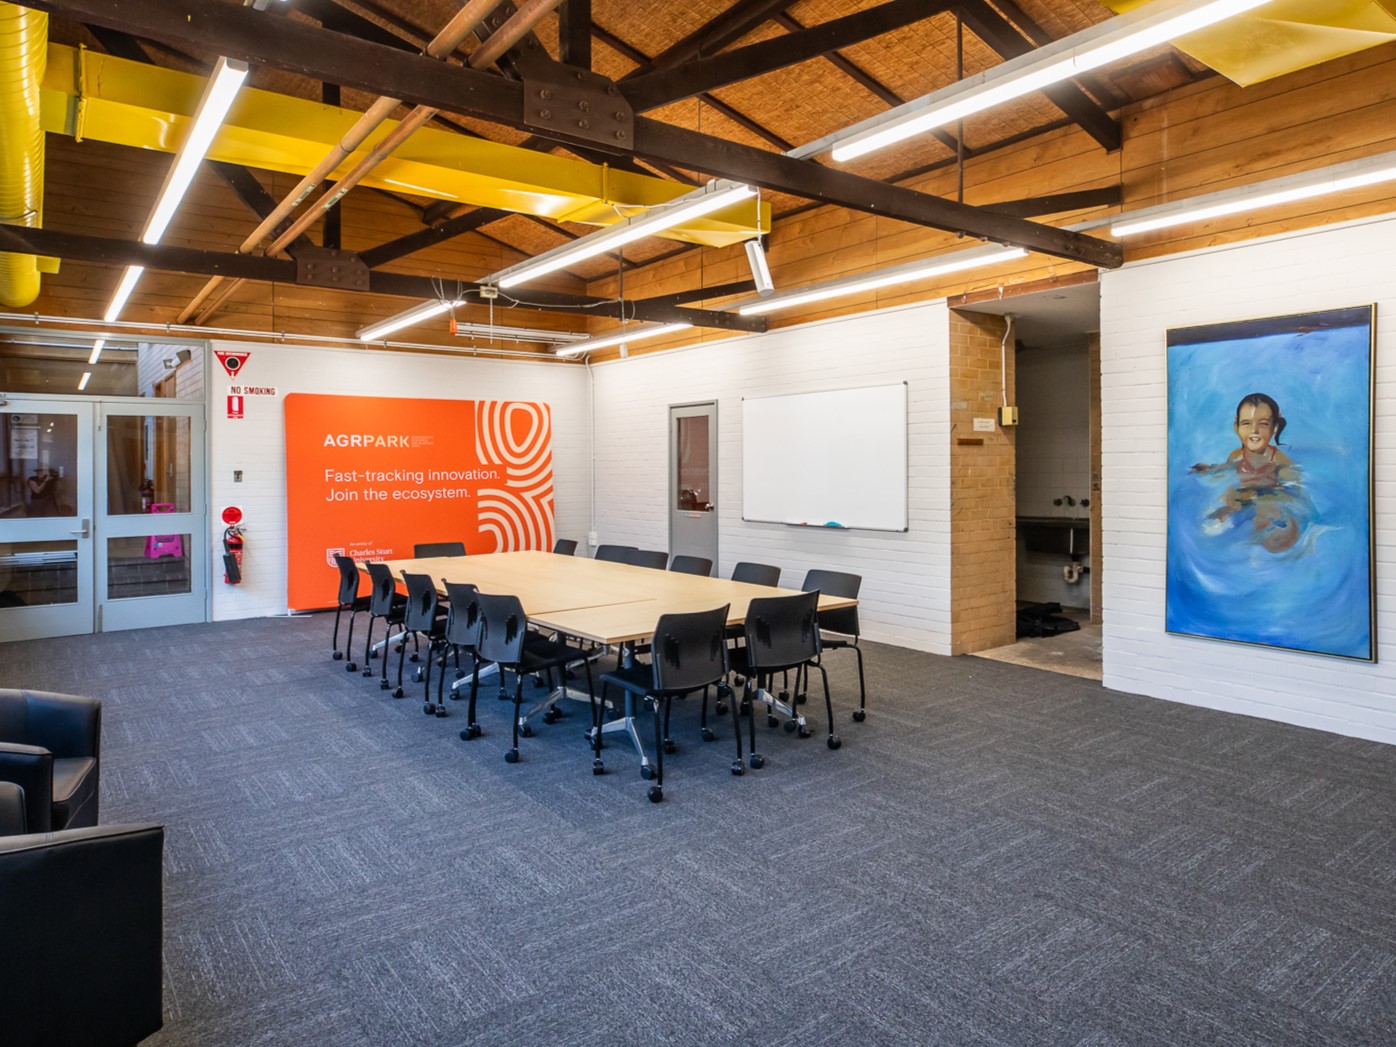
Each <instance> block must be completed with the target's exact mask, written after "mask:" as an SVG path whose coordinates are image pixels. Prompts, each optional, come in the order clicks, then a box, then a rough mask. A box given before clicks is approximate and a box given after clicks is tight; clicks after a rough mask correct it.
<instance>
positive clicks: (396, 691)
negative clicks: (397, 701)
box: [393, 687, 405, 698]
mask: <svg viewBox="0 0 1396 1047" xmlns="http://www.w3.org/2000/svg"><path fill="white" fill-rule="evenodd" d="M404 693H405V692H404V691H403V689H402V688H401V687H394V688H393V697H394V698H401V697H402V696H403V694H404Z"/></svg>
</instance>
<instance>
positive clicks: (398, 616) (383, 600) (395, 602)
mask: <svg viewBox="0 0 1396 1047" xmlns="http://www.w3.org/2000/svg"><path fill="white" fill-rule="evenodd" d="M364 566H365V568H366V569H367V570H368V581H369V586H370V588H369V594H368V637H367V638H366V639H365V640H364V668H363V675H364V676H372V675H373V666H372V665H371V664H370V663H371V662H372V661H373V658H374V652H373V623H374V622H376V621H377V620H378V619H380V618H381V619H382V620H383V623H384V625H385V627H386V629H387V632H386V633H385V635H384V637H383V675H382V678H381V679H380V680H379V682H378V686H379V687H380V688H381V689H382V690H384V691H386V690H387V689H388V647H389V645H390V644H391V643H392V636H393V627H394V626H396V625H401V624H402V619H403V615H404V614H406V612H407V597H405V596H403V595H402V594H401V593H399V592H398V591H397V582H395V581H394V580H393V572H392V571H390V570H389V569H388V565H387V564H385V563H368V564H365V565H364Z"/></svg>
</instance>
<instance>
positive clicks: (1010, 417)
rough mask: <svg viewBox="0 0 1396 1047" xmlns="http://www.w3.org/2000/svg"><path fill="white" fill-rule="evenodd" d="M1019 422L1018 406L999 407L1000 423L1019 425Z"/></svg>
mask: <svg viewBox="0 0 1396 1047" xmlns="http://www.w3.org/2000/svg"><path fill="white" fill-rule="evenodd" d="M1017 424H1018V408H1016V407H1000V408H999V425H1017Z"/></svg>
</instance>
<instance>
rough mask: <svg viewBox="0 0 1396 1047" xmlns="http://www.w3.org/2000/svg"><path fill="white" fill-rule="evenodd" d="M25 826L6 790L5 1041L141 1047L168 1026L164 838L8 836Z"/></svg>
mask: <svg viewBox="0 0 1396 1047" xmlns="http://www.w3.org/2000/svg"><path fill="white" fill-rule="evenodd" d="M24 817H25V803H24V799H23V794H22V790H21V789H20V788H19V787H18V786H15V785H13V784H11V783H9V782H0V927H3V928H4V929H5V933H4V944H3V946H0V948H3V950H4V962H3V963H0V968H3V971H4V976H3V977H0V1016H3V1017H0V1029H2V1030H3V1031H2V1032H0V1040H3V1042H4V1043H5V1045H6V1047H40V1045H49V1044H83V1045H84V1047H121V1045H129V1044H134V1043H139V1042H140V1041H141V1040H143V1039H145V1038H146V1037H147V1036H149V1035H151V1034H152V1033H153V1032H155V1031H156V1030H157V1029H159V1028H160V1026H161V1025H162V1024H163V1018H162V1014H161V1011H162V1007H163V997H162V976H163V972H162V965H163V953H162V946H163V938H164V928H163V914H162V907H163V887H162V883H161V860H162V854H161V852H162V851H163V850H164V843H165V829H164V827H163V826H160V825H108V826H103V827H101V828H87V829H68V830H65V831H64V832H56V833H33V834H29V835H18V836H9V835H3V834H4V833H6V832H8V831H13V830H15V829H19V830H20V831H21V832H22V831H23V829H24V824H23V823H24Z"/></svg>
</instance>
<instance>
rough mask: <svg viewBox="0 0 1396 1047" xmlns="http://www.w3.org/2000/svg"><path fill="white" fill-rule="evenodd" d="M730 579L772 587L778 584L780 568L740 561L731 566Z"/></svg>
mask: <svg viewBox="0 0 1396 1047" xmlns="http://www.w3.org/2000/svg"><path fill="white" fill-rule="evenodd" d="M732 581H734V582H748V583H750V584H751V585H764V586H766V587H767V588H770V589H774V588H776V587H777V586H779V585H780V568H779V567H772V566H771V565H770V564H764V563H747V562H746V561H742V562H741V563H739V564H737V566H736V567H734V568H732Z"/></svg>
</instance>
